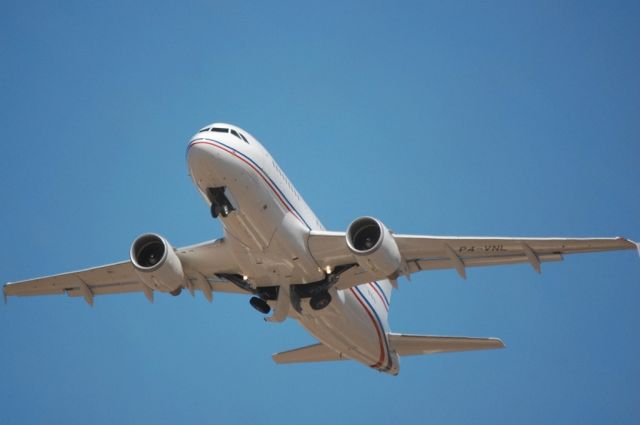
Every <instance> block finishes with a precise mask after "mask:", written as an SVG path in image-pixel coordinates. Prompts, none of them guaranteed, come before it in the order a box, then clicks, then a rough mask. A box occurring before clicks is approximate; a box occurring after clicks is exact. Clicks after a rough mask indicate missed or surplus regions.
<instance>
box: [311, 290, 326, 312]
mask: <svg viewBox="0 0 640 425" xmlns="http://www.w3.org/2000/svg"><path fill="white" fill-rule="evenodd" d="M329 304H331V295H330V294H329V292H327V291H324V292H320V293H319V294H315V295H314V296H313V297H311V299H310V300H309V305H310V306H311V308H312V309H314V310H316V311H318V310H322V309H324V308H326V307H327V306H328V305H329Z"/></svg>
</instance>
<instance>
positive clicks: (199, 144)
mask: <svg viewBox="0 0 640 425" xmlns="http://www.w3.org/2000/svg"><path fill="white" fill-rule="evenodd" d="M219 155H220V154H219V152H218V150H217V149H216V148H215V147H214V146H211V145H210V144H209V143H207V142H206V141H199V140H194V141H191V143H189V147H188V148H187V165H188V167H189V174H190V175H191V177H192V178H193V180H194V181H195V182H197V183H198V182H204V181H212V180H217V177H218V176H217V175H216V169H217V168H218V167H217V166H216V165H217V163H218V162H219V160H220V159H219Z"/></svg>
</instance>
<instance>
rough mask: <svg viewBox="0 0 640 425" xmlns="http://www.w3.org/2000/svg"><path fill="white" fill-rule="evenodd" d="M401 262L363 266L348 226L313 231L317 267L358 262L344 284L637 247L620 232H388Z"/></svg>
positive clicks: (341, 284) (538, 264)
mask: <svg viewBox="0 0 640 425" xmlns="http://www.w3.org/2000/svg"><path fill="white" fill-rule="evenodd" d="M390 235H391V237H392V238H393V241H394V243H395V246H397V249H398V252H399V253H400V256H401V259H402V263H401V265H400V267H399V269H398V272H397V273H396V276H390V275H388V274H386V273H382V272H381V271H379V270H375V269H374V270H371V269H370V270H366V269H365V268H363V267H362V264H363V262H362V261H361V260H360V259H358V256H357V255H354V253H353V252H352V250H351V249H350V248H349V246H348V244H347V234H346V232H322V231H315V232H312V233H311V235H310V237H309V241H308V244H309V249H310V251H311V253H312V255H313V256H314V258H315V259H316V261H318V263H319V264H320V266H321V267H323V268H324V267H327V266H329V267H335V266H337V265H341V264H353V263H356V262H360V265H359V266H356V267H353V268H351V269H350V270H348V271H347V272H345V273H344V274H343V275H342V276H341V277H340V282H339V283H338V285H339V287H341V288H347V287H350V286H354V285H358V284H361V283H365V282H368V281H372V280H379V279H384V278H387V277H391V278H395V277H397V275H403V274H411V273H415V272H418V271H421V270H435V269H455V270H456V271H457V272H458V274H459V275H460V276H461V277H463V278H466V268H467V267H479V266H496V265H508V264H520V263H528V264H530V265H531V266H532V267H533V268H534V269H535V270H536V271H537V272H538V273H539V272H540V270H541V264H542V263H544V262H549V261H562V259H563V255H565V254H579V253H589V252H601V251H612V250H624V249H637V247H638V245H637V244H636V243H635V242H633V241H630V240H627V239H624V238H621V237H618V238H504V237H452V236H420V235H396V234H390Z"/></svg>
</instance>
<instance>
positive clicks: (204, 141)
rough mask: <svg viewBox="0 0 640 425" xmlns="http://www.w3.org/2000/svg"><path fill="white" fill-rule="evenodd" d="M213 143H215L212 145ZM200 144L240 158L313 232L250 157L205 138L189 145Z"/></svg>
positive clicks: (288, 209)
mask: <svg viewBox="0 0 640 425" xmlns="http://www.w3.org/2000/svg"><path fill="white" fill-rule="evenodd" d="M211 142H213V143H211ZM198 144H205V145H209V146H213V147H215V148H218V149H220V150H222V151H224V152H227V153H228V154H230V155H233V156H235V157H236V158H238V159H239V160H241V161H242V162H244V163H245V164H247V165H249V166H250V167H251V168H252V169H253V170H254V171H255V172H256V174H258V175H259V176H260V177H261V178H262V180H264V182H265V183H266V184H267V186H269V188H270V189H271V191H272V192H273V193H275V195H276V197H277V198H278V199H279V200H280V202H281V203H282V205H284V207H285V208H286V209H287V211H289V212H290V213H292V214H293V215H294V217H296V218H297V219H298V220H300V222H301V223H302V224H304V225H305V226H306V227H307V228H308V229H309V230H311V227H310V226H309V224H307V222H306V221H305V219H304V218H303V217H302V215H301V214H300V213H299V212H298V210H296V208H295V207H294V206H293V204H292V203H291V201H289V199H287V196H286V195H285V194H284V193H283V192H282V190H281V189H280V188H279V187H278V185H277V184H276V183H275V182H274V181H273V179H271V177H269V175H268V174H267V173H266V172H265V171H264V170H263V169H262V167H260V166H259V165H258V164H257V163H256V162H255V161H253V160H252V159H251V158H250V157H248V156H247V155H245V154H244V153H242V152H241V151H239V150H237V149H234V148H232V147H230V146H227V145H225V144H224V143H222V142H218V141H217V140H213V139H205V138H202V139H196V140H194V141H192V142H191V143H190V144H189V148H191V146H194V145H198Z"/></svg>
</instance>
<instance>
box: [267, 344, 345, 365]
mask: <svg viewBox="0 0 640 425" xmlns="http://www.w3.org/2000/svg"><path fill="white" fill-rule="evenodd" d="M273 360H274V361H275V362H276V363H280V364H286V363H309V362H328V361H334V360H347V358H346V357H344V356H343V355H342V354H341V353H338V352H337V351H335V350H332V349H331V348H329V347H327V346H326V345H324V344H320V343H318V344H313V345H308V346H306V347H301V348H296V349H294V350H289V351H285V352H283V353H276V354H274V355H273Z"/></svg>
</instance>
